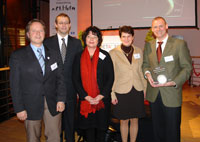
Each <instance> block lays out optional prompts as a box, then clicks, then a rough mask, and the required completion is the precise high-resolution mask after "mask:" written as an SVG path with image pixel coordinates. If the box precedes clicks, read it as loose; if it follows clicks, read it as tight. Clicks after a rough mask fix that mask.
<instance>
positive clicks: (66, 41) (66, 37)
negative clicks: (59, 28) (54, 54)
mask: <svg viewBox="0 0 200 142" xmlns="http://www.w3.org/2000/svg"><path fill="white" fill-rule="evenodd" d="M57 36H58V42H59V47H60V50H61V46H62V43H63V41H62V38H64V39H65V44H66V45H67V43H68V37H69V35H68V34H67V35H66V36H65V37H62V36H61V35H59V34H58V33H57Z"/></svg>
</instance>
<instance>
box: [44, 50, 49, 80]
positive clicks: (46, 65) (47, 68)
mask: <svg viewBox="0 0 200 142" xmlns="http://www.w3.org/2000/svg"><path fill="white" fill-rule="evenodd" d="M44 49H45V74H44V78H45V79H46V78H48V75H49V73H50V72H51V67H50V62H49V60H50V59H51V55H50V52H49V49H48V48H47V47H44Z"/></svg>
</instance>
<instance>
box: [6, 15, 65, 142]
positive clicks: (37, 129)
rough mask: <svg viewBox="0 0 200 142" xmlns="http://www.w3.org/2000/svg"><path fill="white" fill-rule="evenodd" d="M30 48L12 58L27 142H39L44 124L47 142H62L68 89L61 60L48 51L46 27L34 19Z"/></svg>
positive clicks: (13, 90) (14, 97)
mask: <svg viewBox="0 0 200 142" xmlns="http://www.w3.org/2000/svg"><path fill="white" fill-rule="evenodd" d="M26 35H27V38H28V39H29V41H30V44H29V45H28V46H26V47H24V48H21V49H19V50H16V51H14V52H13V53H12V55H11V58H10V63H9V64H10V87H11V95H12V100H13V105H14V109H15V112H16V114H17V117H18V119H19V120H21V121H24V124H25V128H26V133H27V142H40V137H41V126H42V125H41V123H42V121H43V122H44V125H45V137H46V141H47V142H60V132H61V113H60V112H63V111H64V109H65V99H66V88H65V85H64V79H63V78H64V77H63V64H62V60H60V58H58V57H57V55H56V54H55V51H53V50H51V49H49V48H48V47H45V46H44V45H43V40H44V37H45V25H44V23H43V22H42V21H41V20H38V19H33V20H31V21H30V22H29V23H28V24H27V27H26Z"/></svg>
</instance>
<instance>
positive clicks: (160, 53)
mask: <svg viewBox="0 0 200 142" xmlns="http://www.w3.org/2000/svg"><path fill="white" fill-rule="evenodd" d="M162 44H163V42H158V48H157V51H156V52H157V58H158V63H160V59H161V57H162V49H161V45H162Z"/></svg>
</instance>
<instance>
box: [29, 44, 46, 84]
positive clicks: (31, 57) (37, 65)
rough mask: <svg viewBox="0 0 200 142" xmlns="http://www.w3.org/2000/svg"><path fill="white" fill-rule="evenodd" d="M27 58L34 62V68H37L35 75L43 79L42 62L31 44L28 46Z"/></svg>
mask: <svg viewBox="0 0 200 142" xmlns="http://www.w3.org/2000/svg"><path fill="white" fill-rule="evenodd" d="M26 50H27V59H26V60H30V63H31V64H32V66H33V68H34V70H36V71H35V72H34V73H35V74H34V75H35V76H36V77H37V78H38V79H39V80H41V78H43V75H42V73H41V72H42V68H41V66H40V63H39V61H38V59H37V57H36V55H35V53H34V51H33V50H32V48H31V46H30V45H28V46H27V49H26Z"/></svg>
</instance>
